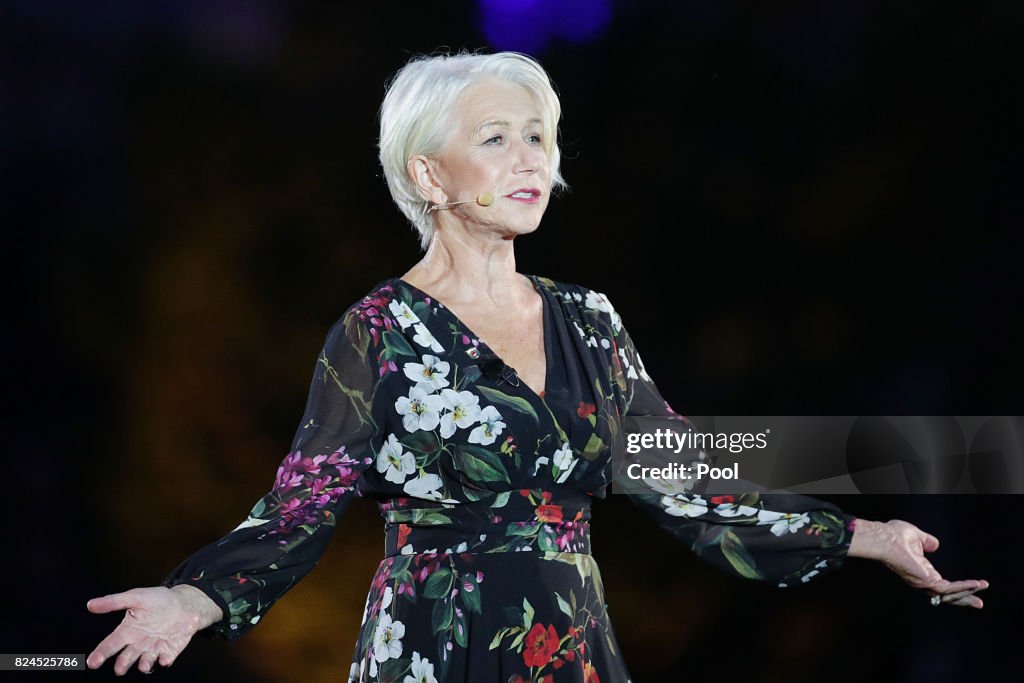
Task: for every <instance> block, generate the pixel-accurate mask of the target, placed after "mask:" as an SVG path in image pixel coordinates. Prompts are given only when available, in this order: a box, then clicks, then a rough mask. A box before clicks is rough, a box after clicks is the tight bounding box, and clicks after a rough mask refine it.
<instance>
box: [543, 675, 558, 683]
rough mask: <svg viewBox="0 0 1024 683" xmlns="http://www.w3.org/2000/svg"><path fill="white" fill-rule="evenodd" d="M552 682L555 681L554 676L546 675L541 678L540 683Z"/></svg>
mask: <svg viewBox="0 0 1024 683" xmlns="http://www.w3.org/2000/svg"><path fill="white" fill-rule="evenodd" d="M553 680H555V675H554V674H548V675H547V676H543V677H541V679H540V683H551V682H552V681H553Z"/></svg>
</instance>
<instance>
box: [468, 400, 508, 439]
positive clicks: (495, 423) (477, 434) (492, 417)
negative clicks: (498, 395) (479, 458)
mask: <svg viewBox="0 0 1024 683" xmlns="http://www.w3.org/2000/svg"><path fill="white" fill-rule="evenodd" d="M477 419H479V420H480V424H479V425H477V427H476V428H475V429H473V431H471V432H470V433H469V443H478V444H480V445H482V446H487V445H489V444H492V443H494V440H495V439H496V438H498V435H499V434H501V432H502V430H503V429H505V423H504V422H502V421H501V413H499V412H498V409H497V408H495V407H494V406H487V407H486V408H484V409H483V410H481V411H480V417H479V418H477Z"/></svg>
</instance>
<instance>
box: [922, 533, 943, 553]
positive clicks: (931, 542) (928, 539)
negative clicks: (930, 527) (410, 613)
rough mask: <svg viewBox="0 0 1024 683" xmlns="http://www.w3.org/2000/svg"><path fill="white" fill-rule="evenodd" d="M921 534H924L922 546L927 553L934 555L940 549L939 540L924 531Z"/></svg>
mask: <svg viewBox="0 0 1024 683" xmlns="http://www.w3.org/2000/svg"><path fill="white" fill-rule="evenodd" d="M921 533H922V534H924V537H923V539H922V543H921V545H922V547H923V548H924V551H925V552H926V553H934V552H935V551H936V550H938V549H939V539H937V538H936V537H935V536H932V535H931V534H929V533H926V532H924V531H922V532H921Z"/></svg>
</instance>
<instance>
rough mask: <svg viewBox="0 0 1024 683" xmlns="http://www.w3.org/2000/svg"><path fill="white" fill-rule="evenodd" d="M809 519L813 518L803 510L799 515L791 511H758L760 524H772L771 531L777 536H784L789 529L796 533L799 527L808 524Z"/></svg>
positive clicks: (758, 522) (790, 531)
mask: <svg viewBox="0 0 1024 683" xmlns="http://www.w3.org/2000/svg"><path fill="white" fill-rule="evenodd" d="M809 521H811V518H810V517H808V516H807V513H806V512H801V513H800V514H799V515H797V514H793V513H791V512H773V511H771V510H758V511H757V524H758V526H764V525H766V524H771V525H772V528H771V532H772V533H773V534H775V535H776V536H784V535H785V534H786V532H787V531H788V532H789V533H791V534H795V533H796V531H797V529H799V528H800V527H802V526H803V525H804V524H807V522H809Z"/></svg>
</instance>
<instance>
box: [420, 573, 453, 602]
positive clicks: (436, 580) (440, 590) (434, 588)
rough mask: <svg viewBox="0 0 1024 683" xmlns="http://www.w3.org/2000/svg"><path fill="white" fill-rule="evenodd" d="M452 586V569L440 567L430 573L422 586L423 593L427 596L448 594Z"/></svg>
mask: <svg viewBox="0 0 1024 683" xmlns="http://www.w3.org/2000/svg"><path fill="white" fill-rule="evenodd" d="M451 587H452V570H451V569H448V568H447V567H442V568H441V569H438V570H437V571H436V572H434V573H433V574H431V575H430V577H429V578H428V579H427V583H426V584H425V585H424V586H423V594H424V595H425V596H427V597H428V598H431V599H434V600H436V599H437V598H441V597H444V596H446V595H448V593H449V592H450V591H451Z"/></svg>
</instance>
